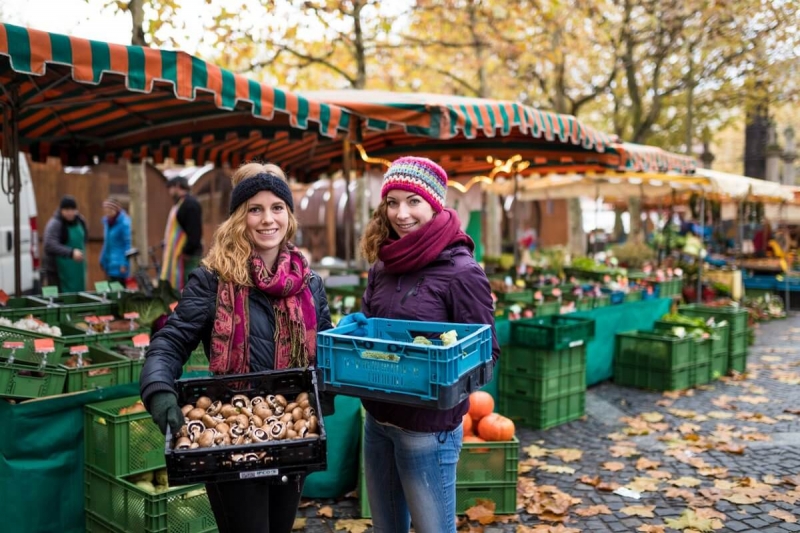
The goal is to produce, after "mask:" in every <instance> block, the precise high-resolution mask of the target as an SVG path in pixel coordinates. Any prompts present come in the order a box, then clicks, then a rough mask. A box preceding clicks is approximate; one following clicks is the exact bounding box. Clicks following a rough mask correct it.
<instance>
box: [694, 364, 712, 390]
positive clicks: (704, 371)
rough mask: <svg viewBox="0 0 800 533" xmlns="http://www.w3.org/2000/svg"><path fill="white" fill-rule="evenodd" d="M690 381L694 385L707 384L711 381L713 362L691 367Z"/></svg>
mask: <svg viewBox="0 0 800 533" xmlns="http://www.w3.org/2000/svg"><path fill="white" fill-rule="evenodd" d="M689 381H690V382H691V383H692V385H707V384H708V383H711V363H710V362H709V363H703V364H698V365H696V366H693V367H691V368H690V369H689Z"/></svg>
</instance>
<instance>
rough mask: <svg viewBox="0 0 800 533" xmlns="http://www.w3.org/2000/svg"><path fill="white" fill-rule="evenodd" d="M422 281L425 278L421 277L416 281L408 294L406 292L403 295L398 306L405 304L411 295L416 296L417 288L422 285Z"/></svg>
mask: <svg viewBox="0 0 800 533" xmlns="http://www.w3.org/2000/svg"><path fill="white" fill-rule="evenodd" d="M423 281H425V276H421V277H420V278H419V279H418V280H417V284H416V285H414V286H413V287H411V288H410V289H408V292H406V293H405V295H403V298H402V299H401V300H400V305H403V304H404V303H406V300H408V297H409V296H412V295H413V296H416V295H417V293H419V287H420V285H422V282H423Z"/></svg>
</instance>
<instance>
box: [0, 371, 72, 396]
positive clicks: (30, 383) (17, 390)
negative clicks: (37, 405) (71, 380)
mask: <svg viewBox="0 0 800 533" xmlns="http://www.w3.org/2000/svg"><path fill="white" fill-rule="evenodd" d="M66 379H67V373H66V371H64V370H63V369H61V368H58V367H55V366H46V367H45V368H42V369H39V368H38V367H35V366H33V365H29V364H17V363H12V364H7V363H0V396H2V397H8V398H18V399H30V398H44V397H45V396H54V395H56V394H61V393H62V392H64V383H65V381H66Z"/></svg>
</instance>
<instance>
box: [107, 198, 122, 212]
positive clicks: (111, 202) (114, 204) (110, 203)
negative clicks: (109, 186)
mask: <svg viewBox="0 0 800 533" xmlns="http://www.w3.org/2000/svg"><path fill="white" fill-rule="evenodd" d="M103 207H108V208H110V209H113V210H114V211H116V212H117V213H119V212H120V211H122V204H121V203H119V200H117V199H116V198H108V199H106V201H104V202H103Z"/></svg>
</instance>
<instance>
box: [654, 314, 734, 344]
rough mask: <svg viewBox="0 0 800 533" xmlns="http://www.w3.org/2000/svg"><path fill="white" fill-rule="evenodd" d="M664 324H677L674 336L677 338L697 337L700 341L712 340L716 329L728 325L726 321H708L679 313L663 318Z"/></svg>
mask: <svg viewBox="0 0 800 533" xmlns="http://www.w3.org/2000/svg"><path fill="white" fill-rule="evenodd" d="M661 320H663V321H664V322H670V323H672V324H675V326H674V327H673V328H672V334H673V335H675V336H676V337H680V338H683V337H687V336H689V337H695V338H700V339H707V338H711V337H712V336H713V335H714V334H715V331H714V330H715V328H717V327H719V326H723V325H726V324H727V322H726V321H724V320H723V321H721V322H715V321H714V319H713V318H712V319H709V320H708V321H705V320H703V319H702V318H698V317H688V316H686V315H680V314H678V313H669V314H666V315H664V316H663V317H661Z"/></svg>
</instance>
